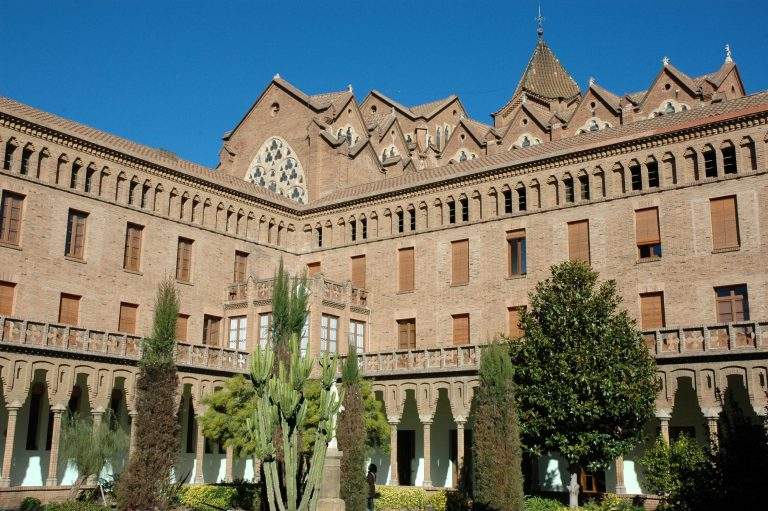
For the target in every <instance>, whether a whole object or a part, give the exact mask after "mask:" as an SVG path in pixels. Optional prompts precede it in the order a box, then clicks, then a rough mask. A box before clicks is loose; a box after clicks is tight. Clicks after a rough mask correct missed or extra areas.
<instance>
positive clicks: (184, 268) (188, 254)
mask: <svg viewBox="0 0 768 511" xmlns="http://www.w3.org/2000/svg"><path fill="white" fill-rule="evenodd" d="M191 268H192V240H190V239H187V238H179V246H178V250H177V251H176V280H179V281H181V282H190V279H191V277H192V272H191Z"/></svg>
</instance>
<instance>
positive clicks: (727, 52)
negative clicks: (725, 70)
mask: <svg viewBox="0 0 768 511" xmlns="http://www.w3.org/2000/svg"><path fill="white" fill-rule="evenodd" d="M725 61H726V62H733V55H732V54H731V45H730V44H726V45H725Z"/></svg>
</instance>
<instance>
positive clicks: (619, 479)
mask: <svg viewBox="0 0 768 511" xmlns="http://www.w3.org/2000/svg"><path fill="white" fill-rule="evenodd" d="M614 493H616V494H617V495H623V494H625V493H627V488H626V486H624V456H619V457H618V458H616V488H615V489H614Z"/></svg>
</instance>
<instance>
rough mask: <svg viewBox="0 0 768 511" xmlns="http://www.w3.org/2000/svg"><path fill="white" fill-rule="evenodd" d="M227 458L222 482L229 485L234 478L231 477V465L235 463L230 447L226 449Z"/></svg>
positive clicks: (233, 452) (232, 450)
mask: <svg viewBox="0 0 768 511" xmlns="http://www.w3.org/2000/svg"><path fill="white" fill-rule="evenodd" d="M226 453H227V457H226V460H225V463H226V465H225V467H224V480H225V481H226V482H228V483H231V482H232V481H233V480H234V478H233V477H232V469H233V467H232V463H234V461H235V450H234V449H233V448H232V446H228V447H227V449H226Z"/></svg>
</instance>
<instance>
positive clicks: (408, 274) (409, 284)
mask: <svg viewBox="0 0 768 511" xmlns="http://www.w3.org/2000/svg"><path fill="white" fill-rule="evenodd" d="M397 258H398V265H397V266H398V286H397V289H398V291H401V292H402V291H413V289H414V287H415V282H414V281H415V278H414V260H413V259H414V250H413V247H408V248H401V249H400V250H398V251H397Z"/></svg>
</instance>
